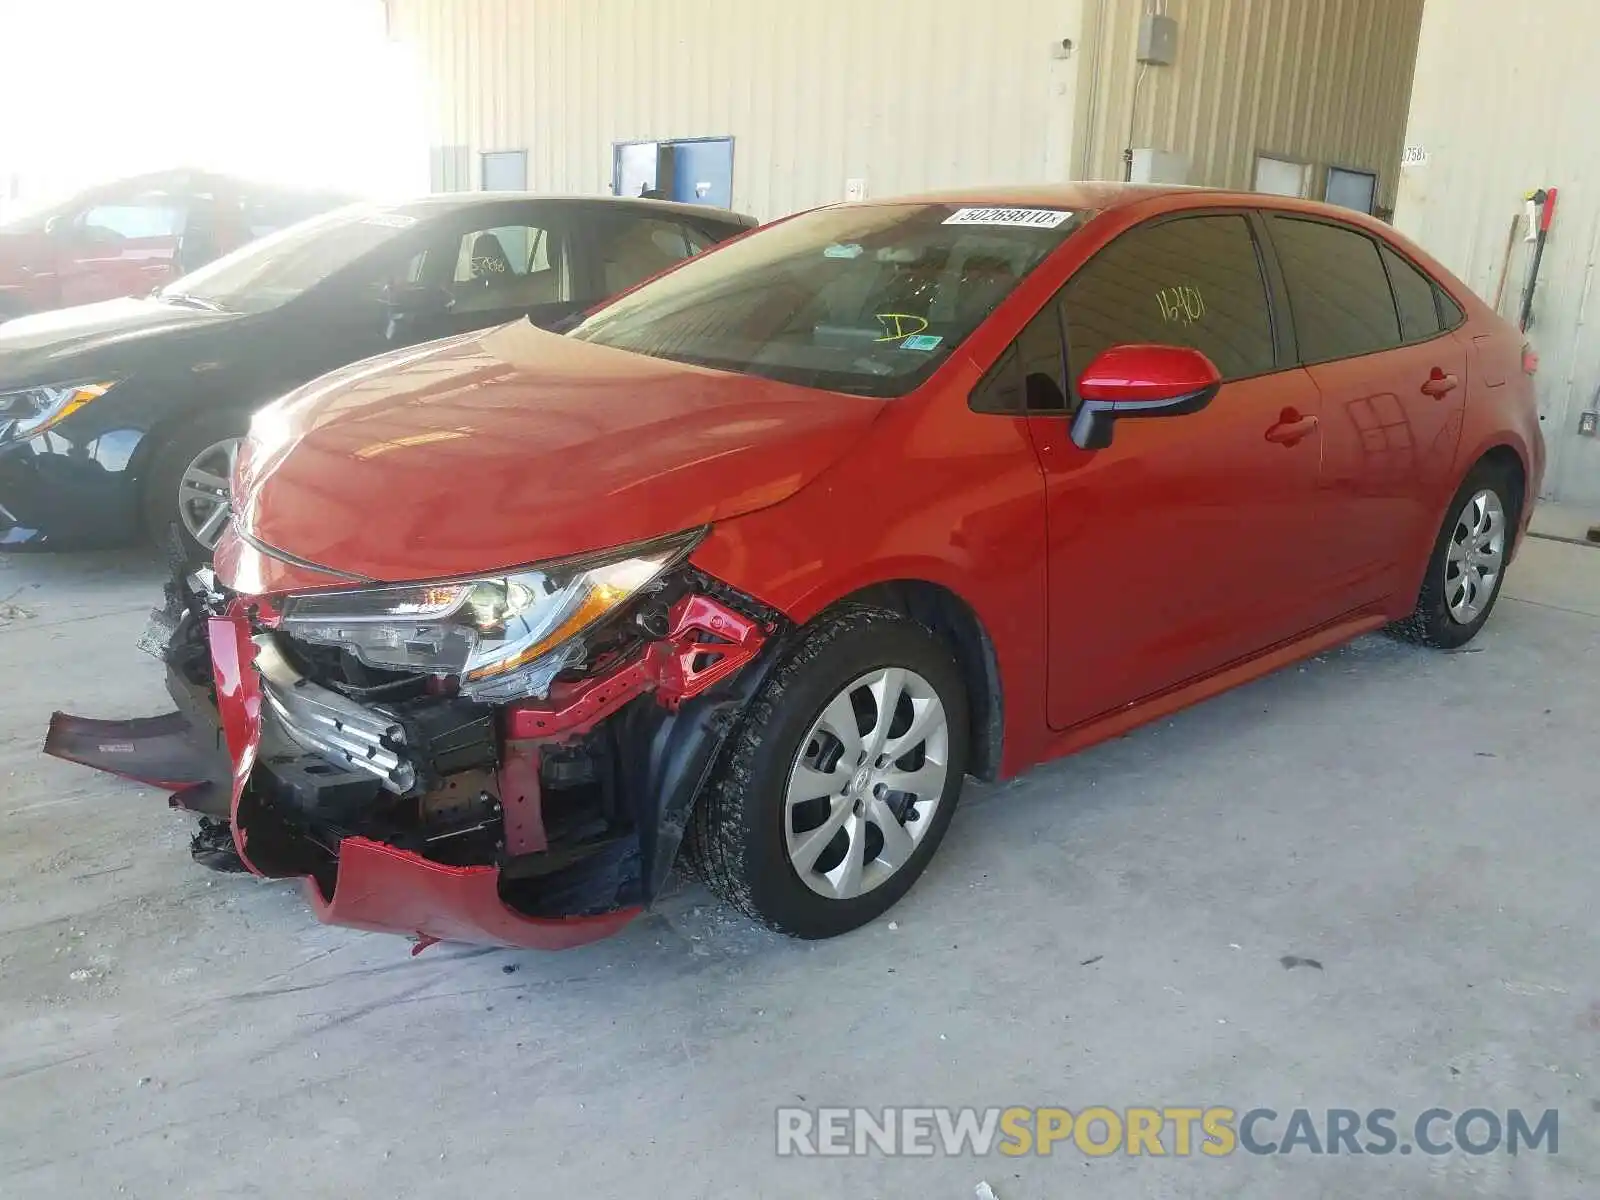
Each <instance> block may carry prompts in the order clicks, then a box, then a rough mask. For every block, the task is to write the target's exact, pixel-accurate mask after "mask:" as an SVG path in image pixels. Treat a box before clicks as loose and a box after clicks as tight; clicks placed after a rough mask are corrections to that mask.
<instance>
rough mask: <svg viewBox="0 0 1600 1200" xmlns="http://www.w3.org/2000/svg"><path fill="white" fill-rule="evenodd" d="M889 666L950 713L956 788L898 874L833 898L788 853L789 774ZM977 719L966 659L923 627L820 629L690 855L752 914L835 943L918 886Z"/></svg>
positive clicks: (726, 779) (881, 624)
mask: <svg viewBox="0 0 1600 1200" xmlns="http://www.w3.org/2000/svg"><path fill="white" fill-rule="evenodd" d="M882 667H902V668H908V669H910V670H912V671H915V672H916V673H917V674H918V675H920V676H922V678H923V679H924V680H926V681H927V683H928V684H930V685H931V686H932V688H933V690H934V691H935V692H936V693H937V695H938V698H939V701H940V703H941V704H942V705H943V706H944V711H945V718H946V722H947V729H948V739H949V740H948V753H947V762H946V776H945V782H944V788H943V791H942V792H941V793H940V798H939V803H938V805H937V807H936V808H935V811H934V813H933V816H932V818H931V825H930V827H929V829H928V830H927V832H926V833H924V834H923V835H922V837H921V841H920V843H919V844H918V845H917V847H916V849H915V851H914V852H913V853H912V854H911V855H910V857H909V858H908V859H907V860H906V861H905V862H904V864H902V865H901V866H900V867H899V868H898V870H896V871H895V873H894V874H893V875H891V876H890V877H889V878H887V879H886V880H885V881H884V882H883V883H881V884H879V885H878V886H876V887H873V888H871V890H868V891H866V892H864V893H863V894H861V895H859V896H857V897H855V898H853V899H849V900H839V899H831V898H827V897H824V896H822V895H819V894H818V893H816V892H814V891H812V890H811V889H810V888H809V887H807V885H806V884H805V883H804V882H803V881H802V880H801V878H800V876H799V875H798V874H797V873H796V870H795V867H794V865H793V864H792V863H791V862H790V860H789V856H788V852H787V850H786V849H785V846H784V822H785V820H787V815H786V805H785V801H784V797H785V793H786V790H787V785H788V780H789V774H790V771H791V769H792V768H793V766H794V764H795V762H796V758H797V755H798V754H799V753H800V751H801V749H802V747H801V745H800V742H801V739H802V738H804V737H806V735H807V733H808V732H809V731H810V729H811V726H812V724H813V722H815V721H816V720H817V718H818V717H819V716H820V715H821V714H822V711H823V709H824V707H825V706H826V705H828V703H829V702H830V701H831V700H833V698H834V697H835V696H837V695H838V694H839V693H840V691H841V690H842V689H844V688H846V687H848V685H849V684H850V683H851V682H852V681H853V680H856V679H859V678H860V677H861V676H862V675H864V674H866V673H868V672H870V671H873V670H875V669H878V668H882ZM967 713H968V701H967V693H966V687H965V684H964V683H963V681H962V677H961V671H960V668H959V667H958V666H957V664H956V660H955V658H954V657H953V656H952V654H951V653H950V650H949V648H948V647H947V646H946V645H945V644H944V643H943V642H941V641H940V640H939V639H938V638H937V637H936V636H935V635H934V634H933V633H932V632H930V631H929V630H928V629H926V628H925V627H923V626H922V625H919V624H917V623H916V622H915V621H912V620H910V619H909V618H907V617H904V616H902V615H900V614H899V613H895V612H891V611H889V610H886V609H879V608H869V607H865V606H857V605H851V606H844V607H841V608H839V609H836V610H834V611H833V612H831V613H829V614H828V615H826V616H824V617H823V618H821V619H819V620H818V622H817V623H816V624H815V625H814V626H813V627H812V628H811V629H809V630H807V631H805V633H804V636H803V637H802V639H801V640H800V642H799V644H798V645H797V646H796V647H795V649H794V650H793V651H792V652H791V653H790V654H789V656H788V658H787V659H786V660H785V661H784V662H783V663H782V664H780V665H779V667H778V668H777V670H776V671H774V673H773V675H772V677H771V678H770V679H769V680H767V682H766V683H765V684H764V685H763V687H762V689H761V691H760V692H759V693H758V694H757V696H756V698H755V700H754V701H753V702H752V704H751V706H750V709H749V710H748V711H747V712H746V714H745V716H744V718H743V720H742V722H741V724H740V725H739V727H738V728H737V729H736V730H735V731H734V733H733V735H732V736H731V737H730V738H729V743H728V746H727V748H726V749H725V752H724V754H723V758H722V762H721V763H720V764H719V769H718V772H717V774H716V776H715V777H714V778H713V780H712V781H711V783H710V785H709V786H708V787H707V788H706V791H705V793H704V794H703V795H702V796H701V797H700V801H699V803H698V804H697V805H696V807H695V813H694V821H693V825H692V828H691V833H690V843H689V852H690V856H691V858H692V860H693V862H694V865H695V867H696V868H697V870H698V873H699V875H700V877H701V878H702V879H704V880H705V882H706V884H707V885H708V886H709V887H710V888H711V890H712V891H713V892H715V893H716V894H717V895H718V896H720V897H721V898H722V899H724V900H726V901H727V902H728V903H729V904H731V905H733V906H734V907H735V908H737V909H739V910H740V911H741V912H743V913H745V914H746V915H748V916H750V917H752V918H754V919H755V920H757V921H760V922H762V923H763V924H765V925H767V926H768V927H769V928H772V929H775V930H778V931H779V932H781V933H787V934H790V935H792V936H795V937H802V938H825V937H834V936H836V935H838V934H841V933H847V932H849V931H850V930H852V929H856V928H858V927H859V926H861V925H864V924H866V923H867V922H869V921H871V920H873V919H874V918H876V917H878V916H879V915H881V914H882V913H883V912H885V911H886V910H887V909H889V908H890V907H891V906H892V905H893V904H894V903H895V902H896V901H898V900H899V899H900V897H901V896H903V895H905V893H906V892H907V891H908V890H909V889H910V888H911V885H912V884H914V883H915V882H916V880H917V877H918V876H919V875H921V874H922V871H923V870H924V868H926V866H927V865H928V862H929V860H930V859H932V857H933V855H934V853H935V851H937V850H938V848H939V842H940V841H941V840H942V839H943V837H944V834H945V830H946V829H948V828H949V825H950V819H951V817H952V816H953V815H954V812H955V807H956V802H957V800H958V799H959V797H960V794H961V786H962V783H963V781H964V778H965V775H966V768H967V761H968V751H969V740H970V726H969V720H968V715H967Z"/></svg>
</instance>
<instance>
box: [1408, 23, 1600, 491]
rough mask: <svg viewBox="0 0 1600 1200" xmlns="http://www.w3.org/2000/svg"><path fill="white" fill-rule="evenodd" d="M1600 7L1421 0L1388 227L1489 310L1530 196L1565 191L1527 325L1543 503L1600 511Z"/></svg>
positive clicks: (1521, 250)
mask: <svg viewBox="0 0 1600 1200" xmlns="http://www.w3.org/2000/svg"><path fill="white" fill-rule="evenodd" d="M1597 45H1600V4H1595V3H1594V0H1543V2H1542V3H1539V4H1533V5H1526V4H1525V5H1508V4H1505V3H1503V2H1502V0H1428V6H1427V10H1426V12H1425V13H1424V16H1423V25H1422V41H1421V46H1420V49H1419V52H1418V59H1417V83H1416V89H1415V92H1414V95H1413V99H1412V106H1411V119H1410V126H1409V130H1408V132H1407V135H1406V144H1407V145H1408V146H1414V147H1420V148H1421V149H1422V150H1424V151H1426V153H1427V162H1426V163H1425V164H1419V165H1417V166H1413V167H1408V168H1407V169H1406V170H1405V172H1404V174H1403V177H1402V182H1401V186H1400V203H1399V208H1398V210H1397V212H1396V214H1395V224H1396V225H1398V226H1399V227H1400V229H1402V230H1403V231H1404V232H1405V233H1407V234H1409V235H1410V236H1411V237H1413V238H1415V239H1416V240H1417V241H1419V242H1420V243H1422V245H1424V246H1425V247H1427V248H1428V250H1429V251H1431V252H1432V253H1433V254H1435V255H1436V256H1437V257H1438V258H1439V259H1440V260H1441V261H1443V262H1444V263H1445V265H1447V266H1448V267H1450V268H1451V269H1452V270H1454V271H1455V272H1456V273H1457V274H1459V275H1460V276H1461V277H1462V278H1463V279H1464V280H1466V281H1467V283H1468V284H1470V285H1471V286H1472V288H1473V289H1474V290H1475V291H1476V292H1477V293H1478V294H1479V295H1480V296H1483V297H1484V298H1485V299H1488V300H1490V301H1491V302H1492V301H1493V299H1494V293H1495V290H1496V288H1497V286H1498V284H1499V281H1500V277H1501V275H1502V264H1503V263H1504V262H1505V261H1506V258H1505V255H1506V237H1507V234H1508V232H1509V230H1510V224H1511V219H1512V217H1513V216H1514V215H1515V214H1516V213H1518V212H1519V211H1521V209H1522V201H1523V197H1524V195H1525V194H1526V193H1527V192H1529V191H1532V190H1534V189H1536V188H1540V187H1548V186H1554V187H1557V188H1559V196H1560V199H1559V202H1558V205H1557V210H1556V220H1555V225H1554V226H1553V228H1552V230H1551V236H1550V241H1549V245H1548V247H1547V249H1546V250H1545V256H1544V262H1543V265H1542V266H1541V268H1540V274H1539V280H1540V282H1539V287H1538V291H1537V293H1536V295H1535V305H1534V314H1535V324H1534V327H1533V329H1532V330H1531V331H1530V335H1529V338H1530V340H1531V341H1532V343H1533V345H1534V348H1535V349H1536V350H1538V352H1539V355H1540V367H1539V377H1538V387H1539V397H1540V409H1541V412H1542V413H1543V415H1544V418H1545V421H1544V431H1545V440H1546V443H1547V444H1548V446H1549V449H1550V456H1551V458H1550V464H1549V470H1548V471H1547V474H1546V481H1545V482H1546V492H1547V494H1549V495H1551V496H1553V497H1554V498H1558V499H1561V500H1564V501H1571V502H1573V503H1576V504H1582V505H1586V506H1594V507H1597V508H1600V439H1597V438H1589V437H1581V436H1579V435H1578V434H1577V432H1576V431H1577V427H1578V419H1579V416H1580V414H1581V413H1582V412H1583V411H1584V410H1585V409H1586V408H1591V407H1593V406H1594V396H1595V391H1596V389H1597V388H1600V327H1597V325H1596V323H1595V320H1596V317H1597V314H1595V313H1594V312H1593V311H1592V309H1593V306H1594V305H1595V304H1596V302H1597V300H1600V297H1596V295H1595V266H1596V263H1597V261H1600V141H1597V140H1596V136H1595V113H1596V111H1597V107H1600V71H1597V67H1596V63H1595V55H1594V50H1595V47H1596V46H1597ZM1522 233H1523V230H1521V229H1519V230H1518V240H1517V242H1516V243H1515V245H1514V246H1513V252H1512V256H1511V260H1510V269H1509V272H1508V275H1509V279H1508V283H1507V287H1506V289H1505V290H1506V296H1505V300H1504V302H1503V304H1502V306H1501V310H1502V312H1504V313H1506V314H1507V315H1508V316H1514V315H1515V313H1516V311H1517V306H1518V299H1519V296H1520V292H1521V288H1522V284H1523V280H1524V278H1525V272H1526V268H1527V264H1528V258H1529V253H1530V251H1531V247H1530V246H1528V245H1527V244H1525V243H1524V242H1523V241H1522V240H1521V238H1522Z"/></svg>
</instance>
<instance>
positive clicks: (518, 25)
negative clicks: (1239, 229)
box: [389, 0, 1422, 219]
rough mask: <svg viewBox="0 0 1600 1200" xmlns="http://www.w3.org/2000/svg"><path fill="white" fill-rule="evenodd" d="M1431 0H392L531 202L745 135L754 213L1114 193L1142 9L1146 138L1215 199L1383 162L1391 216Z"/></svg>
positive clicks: (744, 184) (433, 106) (434, 89)
mask: <svg viewBox="0 0 1600 1200" xmlns="http://www.w3.org/2000/svg"><path fill="white" fill-rule="evenodd" d="M1421 3H1422V0H995V2H994V3H990V4H987V5H977V6H974V5H972V4H970V3H963V2H960V0H808V2H807V3H803V4H797V3H793V0H389V4H390V11H391V30H392V33H393V35H394V36H396V37H398V38H400V39H402V40H405V41H407V42H410V43H411V44H412V45H413V46H414V47H415V51H416V55H417V59H418V63H419V66H420V67H421V69H422V71H423V73H424V75H425V76H426V78H427V79H428V81H429V88H430V91H431V102H430V112H431V121H432V126H433V128H432V138H433V144H434V145H436V146H458V147H465V148H466V154H467V162H468V164H469V165H468V171H469V173H470V177H471V178H474V179H475V178H476V177H477V176H476V172H477V169H478V168H477V163H478V157H477V156H478V155H479V154H481V153H483V152H485V151H493V150H516V149H526V150H527V152H528V181H529V185H530V186H531V187H533V188H536V189H546V190H557V191H573V192H599V191H604V190H606V189H607V188H609V186H610V183H611V171H612V145H613V143H615V142H621V141H634V140H669V139H674V138H689V137H715V136H731V137H732V138H733V139H734V178H733V203H734V207H736V208H739V209H742V210H744V211H746V212H750V213H754V214H755V215H757V216H759V217H761V218H763V219H769V218H772V217H776V216H781V215H783V214H784V213H788V212H792V211H794V210H796V209H800V208H806V207H809V206H811V205H816V204H822V203H828V202H832V201H835V200H839V199H842V198H844V196H845V188H846V181H847V180H850V179H862V180H865V181H866V186H867V190H868V194H869V195H875V196H886V195H893V194H897V193H903V192H912V191H918V190H924V189H928V188H937V187H945V186H952V185H961V184H977V183H988V182H995V183H999V182H1008V183H1028V182H1044V181H1052V180H1061V179H1069V178H1120V177H1121V175H1122V151H1123V148H1124V147H1125V146H1126V145H1127V144H1128V131H1129V129H1130V124H1129V122H1130V120H1131V118H1132V113H1133V109H1132V99H1133V90H1134V83H1135V80H1136V78H1137V68H1136V67H1135V65H1134V57H1135V51H1136V47H1137V41H1138V24H1139V18H1140V14H1141V13H1142V12H1143V11H1144V10H1145V9H1146V8H1151V9H1160V8H1163V7H1164V8H1165V9H1166V11H1167V13H1168V14H1170V15H1171V16H1172V17H1174V18H1176V20H1177V21H1178V26H1179V31H1180V38H1179V40H1180V47H1179V57H1178V62H1177V64H1176V65H1175V66H1172V67H1151V68H1149V69H1148V71H1147V72H1146V76H1145V81H1144V86H1143V87H1142V88H1141V90H1140V106H1139V124H1138V127H1137V128H1138V133H1137V138H1136V144H1139V145H1147V146H1154V147H1156V148H1159V149H1165V150H1171V151H1177V152H1179V153H1182V154H1183V155H1185V156H1186V157H1187V158H1188V160H1189V161H1190V163H1191V164H1192V165H1191V169H1190V172H1189V182H1191V183H1199V184H1210V185H1213V186H1228V187H1247V186H1249V185H1250V183H1251V181H1252V178H1253V164H1254V156H1255V152H1256V151H1257V150H1266V151H1271V152H1274V153H1277V154H1281V155H1286V156H1290V157H1295V158H1303V159H1307V160H1310V161H1312V162H1314V163H1316V164H1318V166H1319V169H1320V167H1321V166H1322V165H1325V164H1327V163H1330V162H1332V163H1337V164H1340V165H1344V166H1351V167H1360V168H1365V169H1370V170H1375V171H1377V172H1378V173H1379V177H1380V179H1379V196H1380V203H1384V204H1387V203H1389V202H1390V198H1391V197H1392V195H1393V187H1394V180H1395V174H1396V164H1397V162H1398V157H1399V149H1400V142H1401V133H1402V130H1403V125H1404V114H1405V109H1406V96H1407V92H1408V90H1409V87H1410V73H1411V63H1412V59H1413V56H1414V47H1415V42H1416V31H1417V22H1418V17H1419V14H1420V8H1421ZM1063 39H1070V40H1071V42H1072V49H1071V53H1070V55H1069V56H1063V51H1062V49H1061V44H1062V41H1063ZM1314 186H1315V187H1316V188H1317V189H1318V194H1320V178H1318V179H1315V180H1314Z"/></svg>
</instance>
